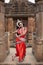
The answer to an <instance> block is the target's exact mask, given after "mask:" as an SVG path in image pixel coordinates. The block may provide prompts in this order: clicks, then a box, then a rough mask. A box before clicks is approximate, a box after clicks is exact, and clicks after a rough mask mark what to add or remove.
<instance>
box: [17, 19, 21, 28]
mask: <svg viewBox="0 0 43 65" xmlns="http://www.w3.org/2000/svg"><path fill="white" fill-rule="evenodd" d="M19 23H21V21H20V20H19V19H18V20H17V26H18V27H19Z"/></svg>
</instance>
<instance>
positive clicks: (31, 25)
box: [28, 17, 35, 45]
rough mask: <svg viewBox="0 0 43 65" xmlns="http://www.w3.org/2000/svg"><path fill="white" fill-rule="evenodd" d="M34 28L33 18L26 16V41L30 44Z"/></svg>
mask: <svg viewBox="0 0 43 65" xmlns="http://www.w3.org/2000/svg"><path fill="white" fill-rule="evenodd" d="M34 28H35V18H34V17H29V18H28V42H29V44H30V45H33V33H34Z"/></svg>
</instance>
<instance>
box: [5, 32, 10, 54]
mask: <svg viewBox="0 0 43 65" xmlns="http://www.w3.org/2000/svg"><path fill="white" fill-rule="evenodd" d="M9 35H10V34H9V32H5V47H6V53H7V54H9V53H10V49H9V48H10V38H9Z"/></svg>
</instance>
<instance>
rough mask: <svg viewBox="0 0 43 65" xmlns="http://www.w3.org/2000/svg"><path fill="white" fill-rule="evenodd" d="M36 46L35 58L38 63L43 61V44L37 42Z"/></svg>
mask: <svg viewBox="0 0 43 65" xmlns="http://www.w3.org/2000/svg"><path fill="white" fill-rule="evenodd" d="M37 43H38V44H36V45H35V57H36V59H37V60H38V61H43V44H42V42H37Z"/></svg>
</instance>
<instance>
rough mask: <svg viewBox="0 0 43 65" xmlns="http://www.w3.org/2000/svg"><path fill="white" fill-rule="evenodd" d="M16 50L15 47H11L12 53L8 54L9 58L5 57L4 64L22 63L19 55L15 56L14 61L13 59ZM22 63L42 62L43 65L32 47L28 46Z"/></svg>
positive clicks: (33, 64) (33, 63)
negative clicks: (33, 52) (35, 55)
mask: <svg viewBox="0 0 43 65" xmlns="http://www.w3.org/2000/svg"><path fill="white" fill-rule="evenodd" d="M15 52H16V50H15V48H10V54H9V55H8V56H7V58H6V59H5V61H4V62H3V63H2V64H8V65H13V64H14V65H16V64H20V63H19V62H18V58H17V57H16V58H14V61H12V56H14V55H15ZM0 64H1V63H0ZM21 64H32V65H35V64H42V65H43V62H37V61H36V59H35V57H34V56H33V54H32V48H27V49H26V57H25V59H24V61H23V62H21Z"/></svg>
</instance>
